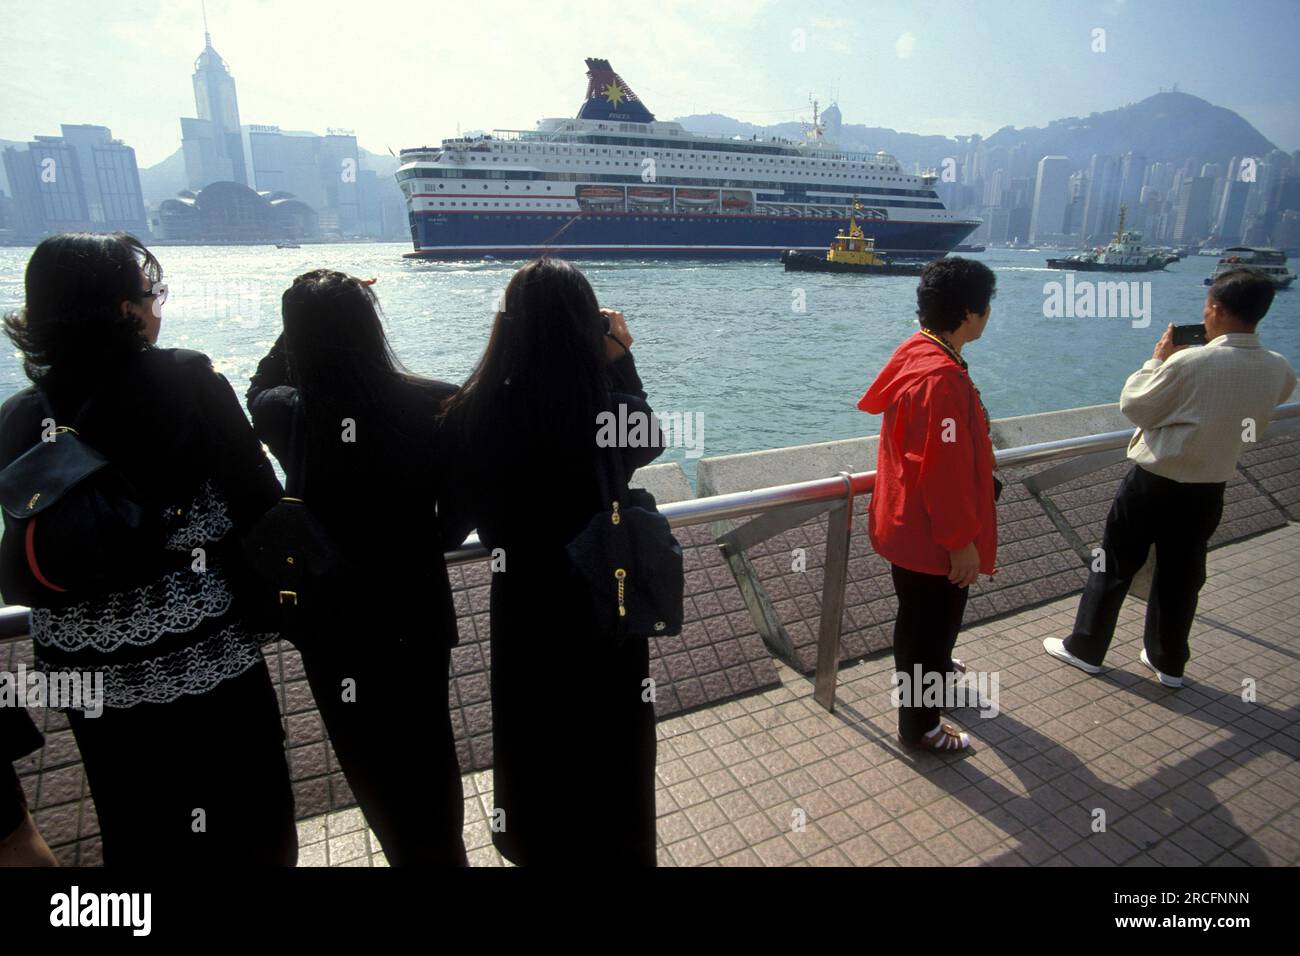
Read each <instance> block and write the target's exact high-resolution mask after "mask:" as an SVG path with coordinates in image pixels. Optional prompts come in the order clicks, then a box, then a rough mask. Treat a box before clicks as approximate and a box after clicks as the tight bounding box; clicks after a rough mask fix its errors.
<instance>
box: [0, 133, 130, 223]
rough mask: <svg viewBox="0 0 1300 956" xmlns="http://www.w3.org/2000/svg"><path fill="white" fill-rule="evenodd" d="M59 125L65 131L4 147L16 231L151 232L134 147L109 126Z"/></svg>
mask: <svg viewBox="0 0 1300 956" xmlns="http://www.w3.org/2000/svg"><path fill="white" fill-rule="evenodd" d="M60 129H61V130H62V135H61V136H37V137H36V138H35V139H33V140H32V141H31V142H30V143H28V144H27V148H26V149H15V148H12V147H11V148H9V149H6V150H5V154H4V165H5V173H6V175H7V176H8V179H9V186H10V189H12V190H13V194H14V197H13V198H14V219H15V223H14V229H15V232H16V234H17V235H20V236H23V237H27V238H37V237H40V236H45V235H49V234H50V233H55V232H115V231H118V230H122V231H126V232H131V233H135V234H136V235H138V236H142V237H146V236H148V234H149V227H148V224H147V220H146V217H145V211H144V199H143V196H142V193H141V189H140V171H139V168H138V167H137V165H136V159H135V150H134V149H132V148H131V147H130V146H127V145H126V144H125V143H123V142H122V141H121V140H119V139H114V138H113V132H112V130H110V129H109V128H108V127H107V126H90V125H83V124H64V125H63V126H62V127H60Z"/></svg>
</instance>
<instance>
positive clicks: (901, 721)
mask: <svg viewBox="0 0 1300 956" xmlns="http://www.w3.org/2000/svg"><path fill="white" fill-rule="evenodd" d="M889 571H890V574H891V575H893V578H894V593H895V594H896V595H897V596H898V617H896V618H895V619H894V669H895V670H896V671H899V672H901V673H903V674H906V675H907V677H908V680H909V681H910V682H911V683H912V686H913V691H914V693H915V695H916V699H918V700H919V697H920V691H921V688H920V687H916V686H915V684H916V682H915V680H914V675H915V668H916V665H918V664H919V665H921V673H922V674H923V675H924V674H932V673H934V674H939V675H946V674H947V673H948V671H949V670H950V669H951V668H952V649H953V648H954V647H955V646H956V645H957V632H958V631H960V630H961V616H962V613H963V612H964V611H965V610H966V596H967V594H968V593H969V591H970V588H959V587H957V585H955V584H953V583H952V582H951V581H949V580H948V577H947V575H943V574H923V573H922V572H920V571H909V570H908V569H907V568H900V567H899V566H898V565H896V564H891V565H890V566H889ZM902 703H903V706H901V707H899V709H898V735H899V736H900V737H902V738H903V739H904V740H906V741H908V742H909V743H916V742H917V741H919V740H920V739H921V738H922V737H923V736H925V735H926V734H927V733H929V732H930V731H932V730H934V728H935V727H937V726H939V708H937V707H922V706H910V705H909V704H908V701H907V699H906V698H905V699H904V700H903V702H902Z"/></svg>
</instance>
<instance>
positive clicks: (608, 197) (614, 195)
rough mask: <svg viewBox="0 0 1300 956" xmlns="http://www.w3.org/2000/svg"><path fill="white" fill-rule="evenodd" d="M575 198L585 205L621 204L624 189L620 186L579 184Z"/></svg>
mask: <svg viewBox="0 0 1300 956" xmlns="http://www.w3.org/2000/svg"><path fill="white" fill-rule="evenodd" d="M574 198H575V199H577V200H578V202H579V203H581V204H582V205H584V206H621V205H623V190H622V188H621V187H619V186H579V187H578V188H577V189H576V190H575V191H574Z"/></svg>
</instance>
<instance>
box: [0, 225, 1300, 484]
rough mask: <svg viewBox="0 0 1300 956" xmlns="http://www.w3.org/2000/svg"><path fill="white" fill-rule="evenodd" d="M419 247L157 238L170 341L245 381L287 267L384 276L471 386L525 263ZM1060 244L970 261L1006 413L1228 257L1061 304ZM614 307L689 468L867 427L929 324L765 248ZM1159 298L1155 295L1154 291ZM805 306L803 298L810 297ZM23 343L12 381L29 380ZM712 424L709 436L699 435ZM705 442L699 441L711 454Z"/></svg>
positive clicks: (1083, 371)
mask: <svg viewBox="0 0 1300 956" xmlns="http://www.w3.org/2000/svg"><path fill="white" fill-rule="evenodd" d="M408 248H409V245H407V244H399V243H387V244H372V243H357V244H341V245H314V246H313V245H308V246H303V247H302V248H300V249H275V248H269V247H267V248H263V247H251V246H175V247H167V246H162V247H159V248H157V249H156V250H155V251H156V253H157V254H158V256H159V258H160V260H161V261H162V264H163V268H164V270H165V272H166V275H165V279H166V281H167V282H168V284H169V285H170V288H171V297H170V299H169V301H168V302H167V304H166V306H164V309H163V326H162V334H161V337H160V339H159V344H160V345H163V346H179V347H185V348H193V349H199V350H201V351H203V352H206V353H207V354H208V355H210V356H211V357H212V358H213V360H214V362H215V363H216V366H217V368H218V370H220V371H221V372H222V373H224V374H225V375H226V376H227V378H229V379H230V382H231V384H232V385H233V386H234V387H235V389H236V391H237V392H238V393H239V394H240V396H241V398H242V395H243V391H244V389H245V388H246V387H247V382H248V378H249V376H250V375H251V374H252V371H253V369H254V367H255V366H256V364H257V360H258V359H259V358H260V357H261V356H262V355H263V354H264V353H265V351H266V349H267V348H268V347H269V346H270V344H271V343H272V342H273V341H274V340H275V337H276V335H277V334H278V330H279V323H280V319H279V301H280V295H281V293H282V292H283V290H284V289H285V287H286V286H287V285H288V284H289V282H290V280H291V279H292V278H293V276H295V275H297V274H299V273H301V272H305V271H307V270H309V269H313V268H319V267H328V268H334V269H340V270H343V271H346V272H350V273H353V274H355V275H360V276H375V277H377V278H378V280H379V281H378V282H377V283H376V285H375V287H374V288H375V291H376V293H377V294H378V296H379V299H380V303H381V305H382V306H383V310H384V315H385V319H386V322H387V325H388V330H389V336H390V339H391V341H392V343H393V346H394V348H395V349H396V351H397V353H398V355H399V356H400V357H401V358H402V360H403V361H404V362H405V363H406V365H407V366H408V367H409V368H410V369H411V370H412V371H415V372H418V373H420V374H424V375H429V376H432V377H435V378H441V379H444V380H447V381H452V382H459V381H461V380H462V379H463V378H464V377H465V376H466V374H468V372H469V371H470V369H471V368H472V367H473V365H474V362H475V361H476V359H477V358H478V356H479V354H480V352H481V351H482V348H483V345H484V342H485V340H486V335H487V331H488V328H489V325H490V321H491V317H492V313H493V309H494V307H495V302H496V299H497V297H498V296H499V295H500V293H501V291H502V290H503V289H504V287H505V284H506V282H507V281H508V280H509V278H510V276H511V275H512V274H513V272H514V269H515V268H517V264H512V263H492V262H478V263H463V264H456V263H425V262H415V261H410V260H405V259H403V258H402V256H401V254H402V253H403V252H405V251H406V250H407V249H408ZM1049 254H1054V253H1049V252H1047V251H1041V252H1030V251H1023V250H1001V249H993V250H989V251H988V252H985V253H976V254H973V255H972V258H977V259H980V260H982V261H984V262H986V263H987V264H988V265H989V266H990V267H992V268H993V269H994V271H995V272H996V273H997V277H998V294H997V297H996V298H995V300H994V302H993V315H992V318H991V320H990V322H989V326H988V329H987V331H986V332H985V334H984V337H983V338H982V339H981V340H980V341H978V342H975V343H974V344H972V345H970V346H968V347H967V349H966V352H965V357H966V358H967V359H968V361H969V362H970V364H971V372H972V375H973V376H974V379H975V382H976V384H977V385H978V386H979V388H980V390H981V393H982V395H983V398H984V401H985V404H986V405H987V406H988V409H989V413H990V414H991V415H992V416H993V417H995V418H1001V417H1006V416H1010V415H1024V414H1031V413H1035V412H1043V411H1050V410H1054V409H1062V408H1073V407H1077V406H1081V405H1093V404H1100V403H1105V402H1113V401H1116V400H1117V398H1118V395H1119V390H1120V387H1121V386H1122V385H1123V383H1124V379H1125V378H1126V377H1127V376H1128V375H1129V374H1130V373H1131V372H1132V371H1133V370H1134V369H1136V368H1137V367H1138V366H1139V365H1141V363H1142V362H1143V361H1144V360H1145V359H1147V358H1149V357H1150V355H1151V349H1152V347H1153V346H1154V344H1155V342H1156V340H1157V339H1158V338H1159V336H1160V333H1161V331H1162V330H1163V328H1164V327H1165V325H1166V324H1167V323H1169V322H1175V323H1179V324H1183V323H1192V322H1199V321H1201V305H1202V302H1203V301H1204V298H1205V287H1204V286H1203V285H1202V280H1203V279H1204V277H1205V276H1207V275H1209V274H1210V273H1211V272H1212V271H1213V269H1214V265H1215V260H1214V259H1212V258H1206V257H1195V256H1194V257H1191V258H1188V259H1185V260H1183V261H1181V262H1177V263H1174V264H1172V265H1171V266H1169V267H1168V269H1167V270H1166V271H1164V272H1156V273H1144V274H1139V275H1099V274H1092V275H1087V276H1085V275H1084V274H1079V275H1077V276H1076V277H1075V278H1076V280H1078V281H1083V280H1085V279H1091V280H1095V281H1097V282H1103V281H1108V280H1115V281H1125V282H1138V283H1150V284H1149V285H1143V286H1141V290H1142V291H1141V297H1140V300H1138V301H1140V303H1141V306H1142V307H1143V308H1144V309H1145V308H1146V306H1147V305H1149V306H1150V309H1149V312H1147V317H1148V318H1149V324H1148V325H1145V327H1135V323H1136V324H1137V325H1139V326H1141V325H1142V323H1143V321H1144V320H1143V318H1141V317H1134V316H1133V315H1132V313H1133V309H1132V303H1131V304H1130V315H1129V316H1127V317H1105V318H1102V317H1091V318H1089V317H1078V316H1075V317H1060V318H1048V317H1045V314H1044V311H1045V310H1044V304H1045V302H1046V301H1047V299H1048V295H1047V294H1046V293H1045V292H1044V285H1045V284H1046V283H1049V282H1059V283H1062V285H1064V283H1065V280H1066V274H1065V273H1062V272H1059V271H1053V270H1049V269H1047V268H1046V263H1045V260H1046V257H1047V256H1048V255H1049ZM29 255H30V249H25V248H0V310H3V311H8V310H9V309H12V308H15V307H17V306H18V305H20V304H21V300H22V275H23V269H24V267H25V265H26V261H27V257H28V256H29ZM579 265H580V266H581V268H582V269H583V271H584V272H585V273H586V275H587V276H588V278H590V280H591V282H592V284H593V286H594V287H595V290H596V295H597V297H598V299H599V300H600V303H601V305H602V306H607V307H610V308H616V309H621V310H623V311H624V312H625V313H626V314H627V318H628V324H629V327H630V329H631V330H632V334H633V335H634V336H635V339H636V344H635V347H634V348H635V352H636V355H637V363H638V366H639V368H640V370H641V375H642V378H643V380H644V382H645V385H646V389H647V391H648V392H649V395H650V401H651V403H652V404H653V405H654V407H655V408H656V409H657V410H659V411H661V412H679V413H682V414H683V415H691V416H697V415H698V416H702V418H699V419H695V418H693V419H692V420H699V421H701V422H702V424H703V440H702V443H700V444H699V445H698V446H697V447H695V448H693V449H686V448H681V447H679V448H674V449H673V450H672V451H670V452H669V453H667V454H666V455H665V456H664V458H663V459H661V460H663V461H680V462H681V463H682V464H683V465H684V467H685V468H686V471H687V474H688V475H690V476H691V477H692V478H693V477H694V471H695V467H694V466H695V460H696V459H697V458H698V457H699V455H700V454H702V455H704V456H710V457H711V456H716V455H723V454H730V453H733V452H742V451H754V450H758V449H764V448H773V447H779V446H783V445H795V444H803V443H807V442H817V441H827V440H833V439H840V438H851V437H854V436H858V435H863V434H873V433H874V432H875V431H876V430H877V428H878V426H879V423H878V421H877V420H876V419H874V418H873V417H871V416H867V415H864V414H863V413H861V412H859V411H857V409H856V407H855V406H856V402H857V399H858V396H859V395H861V393H862V392H863V390H864V389H865V388H866V386H867V385H869V384H870V382H871V380H872V378H873V376H874V375H875V373H876V372H877V371H878V370H879V369H880V367H881V366H882V365H883V364H884V362H885V361H886V359H887V358H888V357H889V354H890V352H891V351H892V350H893V349H894V347H895V346H896V345H897V344H898V342H899V341H900V340H901V339H902V338H904V337H905V336H907V335H909V334H911V333H912V332H913V331H915V329H916V321H915V315H914V313H915V288H916V282H917V280H916V279H915V278H912V277H906V276H899V277H875V276H872V277H860V276H852V275H826V274H806V273H786V272H784V271H783V270H782V268H781V266H780V264H779V263H778V262H776V261H770V262H726V263H713V262H695V263H681V262H676V263H662V262H627V261H620V262H581V263H579ZM1148 293H1149V301H1148V298H1147V296H1148ZM801 309H802V311H801ZM1260 331H1261V337H1262V339H1263V341H1264V343H1265V345H1266V346H1267V347H1268V348H1271V349H1273V350H1275V351H1278V352H1281V353H1282V354H1283V355H1285V356H1286V357H1287V359H1288V360H1290V362H1291V363H1292V365H1293V366H1296V367H1300V290H1287V291H1280V292H1279V293H1278V295H1277V299H1276V301H1275V303H1274V306H1273V309H1272V311H1271V312H1270V313H1269V315H1268V317H1267V318H1266V319H1265V320H1264V322H1263V323H1261V326H1260ZM26 384H27V383H26V378H25V377H24V376H23V373H22V369H21V366H20V364H19V362H18V361H17V359H16V358H15V352H14V350H13V348H12V347H8V348H6V349H5V354H4V357H3V360H0V395H4V396H7V395H9V394H10V393H12V392H13V391H15V390H17V389H19V388H22V387H24V386H25V385H26ZM691 437H692V438H698V436H691ZM697 453H698V454H697Z"/></svg>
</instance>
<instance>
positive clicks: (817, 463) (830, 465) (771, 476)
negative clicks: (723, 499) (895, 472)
mask: <svg viewBox="0 0 1300 956" xmlns="http://www.w3.org/2000/svg"><path fill="white" fill-rule="evenodd" d="M879 443H880V439H879V438H878V437H877V436H874V435H873V436H871V437H870V438H847V439H843V440H841V441H827V442H818V443H816V444H813V445H793V446H791V447H789V448H772V449H769V450H767V451H753V452H745V453H743V454H739V455H719V456H718V457H717V458H701V459H700V462H699V464H698V465H697V466H696V470H695V483H696V485H697V487H698V491H699V495H700V497H701V498H705V497H709V496H711V495H724V494H730V493H731V492H734V491H752V490H754V489H755V488H766V487H769V486H771V485H788V484H792V483H794V482H797V481H813V480H815V479H817V478H826V477H828V476H830V475H837V474H839V473H840V472H841V471H852V472H858V471H871V470H872V469H873V468H875V467H876V446H877V445H878V444H879Z"/></svg>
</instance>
